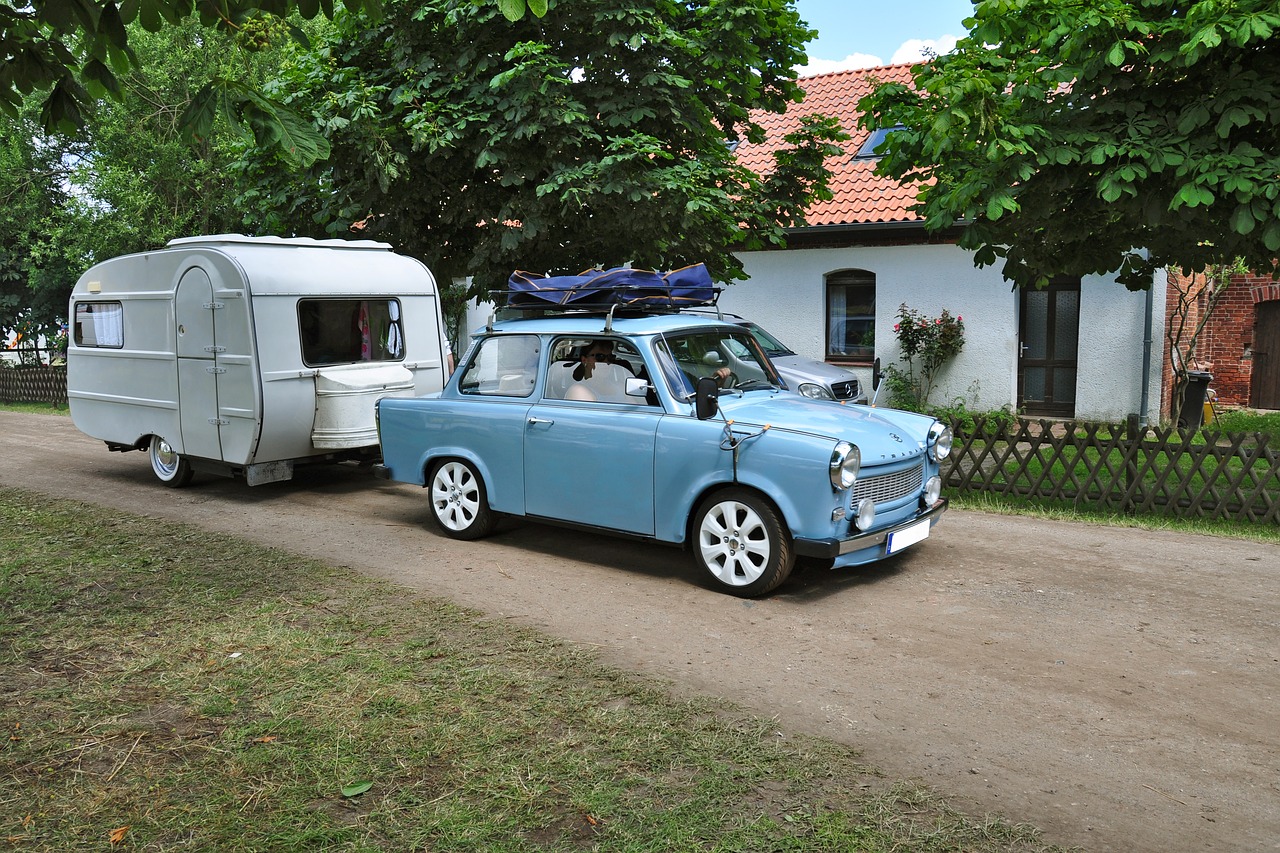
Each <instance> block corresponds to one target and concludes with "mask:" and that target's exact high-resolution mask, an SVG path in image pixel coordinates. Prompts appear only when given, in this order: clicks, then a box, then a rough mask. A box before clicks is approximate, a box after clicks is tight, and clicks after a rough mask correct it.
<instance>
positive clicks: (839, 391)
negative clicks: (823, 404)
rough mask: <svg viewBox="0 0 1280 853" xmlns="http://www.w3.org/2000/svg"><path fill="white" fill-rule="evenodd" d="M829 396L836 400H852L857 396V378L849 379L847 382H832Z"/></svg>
mask: <svg viewBox="0 0 1280 853" xmlns="http://www.w3.org/2000/svg"><path fill="white" fill-rule="evenodd" d="M831 396H833V397H835V398H836V399H837V400H852V399H853V398H854V397H856V396H858V380H856V379H850V380H849V381H848V382H832V383H831Z"/></svg>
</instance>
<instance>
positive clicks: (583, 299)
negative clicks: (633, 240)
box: [507, 264, 720, 310]
mask: <svg viewBox="0 0 1280 853" xmlns="http://www.w3.org/2000/svg"><path fill="white" fill-rule="evenodd" d="M507 285H508V288H509V289H508V290H507V305H508V307H511V308H521V309H545V308H561V309H564V310H600V309H608V308H612V307H614V306H619V307H623V308H637V309H650V308H684V307H689V306H695V305H715V304H716V300H717V299H718V298H719V295H720V288H718V287H714V286H712V282H711V274H710V273H709V272H707V268H706V265H704V264H693V265H691V266H687V267H681V268H680V269H677V270H672V271H670V272H668V273H657V272H653V271H651V270H635V269H627V268H624V267H617V268H614V269H609V270H587V271H586V272H583V273H579V274H578V275H556V276H539V275H535V274H533V273H528V272H524V271H522V270H516V271H515V272H514V273H512V274H511V278H510V279H508V280H507Z"/></svg>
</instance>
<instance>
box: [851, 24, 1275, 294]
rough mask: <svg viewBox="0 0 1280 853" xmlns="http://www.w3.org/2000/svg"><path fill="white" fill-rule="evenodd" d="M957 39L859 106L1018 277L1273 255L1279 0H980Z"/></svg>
mask: <svg viewBox="0 0 1280 853" xmlns="http://www.w3.org/2000/svg"><path fill="white" fill-rule="evenodd" d="M966 25H967V26H969V27H970V33H969V35H968V37H966V38H965V39H963V40H961V41H960V43H959V44H957V46H956V50H955V52H954V53H952V54H949V55H947V56H941V57H937V58H936V59H934V60H932V61H931V62H928V63H926V64H923V65H920V66H917V67H916V68H915V69H914V72H913V73H914V78H915V79H914V86H913V87H907V86H902V85H897V84H891V85H884V86H881V87H879V88H878V89H877V90H876V91H875V92H874V93H873V94H872V95H870V96H868V97H867V98H865V99H864V100H863V101H862V102H861V104H860V107H861V109H862V110H863V112H864V116H865V118H864V122H865V123H866V124H868V125H875V126H879V127H886V128H887V127H896V126H901V127H902V129H901V130H900V131H898V132H896V133H893V134H891V135H890V137H889V140H888V142H887V143H886V146H885V148H886V151H887V153H886V154H885V156H884V158H883V159H882V160H881V162H880V165H879V171H880V172H881V173H882V174H887V175H891V176H893V177H896V178H898V179H900V180H904V181H912V182H917V183H919V184H920V185H921V193H920V197H919V205H918V206H917V208H916V209H917V210H918V211H919V213H920V214H921V215H922V216H923V217H924V218H925V219H926V223H927V225H928V226H929V227H930V228H933V229H939V228H946V227H952V226H958V227H959V228H960V245H962V246H964V247H966V248H970V249H974V250H976V254H975V260H976V262H977V263H978V264H979V265H984V266H985V265H988V264H992V263H995V262H996V260H997V259H998V258H1003V259H1004V267H1003V272H1004V275H1005V277H1006V278H1008V279H1010V280H1012V281H1013V282H1015V283H1016V284H1018V285H1021V286H1027V285H1043V284H1045V283H1047V281H1048V280H1049V279H1050V278H1052V277H1053V276H1055V275H1059V274H1064V275H1072V276H1080V275H1088V274H1094V273H1098V274H1102V273H1110V272H1116V273H1117V274H1118V278H1119V280H1120V281H1121V282H1123V283H1124V284H1125V285H1126V286H1128V287H1129V288H1131V289H1141V288H1144V287H1147V286H1149V284H1150V282H1151V275H1152V273H1153V272H1154V271H1155V270H1157V269H1160V268H1163V267H1166V266H1177V267H1181V268H1182V269H1185V270H1203V269H1205V268H1207V267H1211V266H1215V265H1221V264H1232V263H1235V261H1236V259H1242V260H1243V262H1244V263H1246V264H1248V265H1249V266H1251V267H1252V268H1255V269H1263V270H1266V269H1273V268H1274V267H1273V261H1274V259H1275V258H1276V256H1277V254H1278V253H1280V134H1277V133H1276V127H1277V125H1278V124H1280V38H1277V37H1276V30H1277V28H1280V9H1277V6H1276V4H1275V2H1274V0H1191V2H1181V0H1091V2H1088V3H1081V2H1078V0H981V2H977V3H976V4H975V7H974V14H973V17H972V18H971V19H969V20H968V21H966Z"/></svg>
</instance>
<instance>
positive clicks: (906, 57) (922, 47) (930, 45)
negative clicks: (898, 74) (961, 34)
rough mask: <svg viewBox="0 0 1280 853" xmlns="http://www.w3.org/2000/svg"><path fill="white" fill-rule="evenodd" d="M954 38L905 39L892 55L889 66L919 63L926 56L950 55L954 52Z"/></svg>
mask: <svg viewBox="0 0 1280 853" xmlns="http://www.w3.org/2000/svg"><path fill="white" fill-rule="evenodd" d="M955 47H956V37H955V36H939V37H938V38H936V39H907V40H906V41H904V42H903V43H902V46H901V47H899V48H898V49H897V50H896V51H894V53H893V58H892V59H890V60H889V64H890V65H898V64H900V63H904V62H919V61H920V60H922V59H924V58H925V56H926V54H928V55H930V56H942V54H944V53H950V52H951V51H953V50H955Z"/></svg>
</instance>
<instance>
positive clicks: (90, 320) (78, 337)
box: [75, 302, 124, 349]
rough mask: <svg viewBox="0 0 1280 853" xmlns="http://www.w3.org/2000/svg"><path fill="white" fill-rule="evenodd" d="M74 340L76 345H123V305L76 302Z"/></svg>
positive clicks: (116, 347)
mask: <svg viewBox="0 0 1280 853" xmlns="http://www.w3.org/2000/svg"><path fill="white" fill-rule="evenodd" d="M75 341H76V346H78V347H112V348H114V349H119V348H120V347H123V346H124V306H123V305H121V304H120V303H119V302H77V303H76V310H75Z"/></svg>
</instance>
